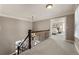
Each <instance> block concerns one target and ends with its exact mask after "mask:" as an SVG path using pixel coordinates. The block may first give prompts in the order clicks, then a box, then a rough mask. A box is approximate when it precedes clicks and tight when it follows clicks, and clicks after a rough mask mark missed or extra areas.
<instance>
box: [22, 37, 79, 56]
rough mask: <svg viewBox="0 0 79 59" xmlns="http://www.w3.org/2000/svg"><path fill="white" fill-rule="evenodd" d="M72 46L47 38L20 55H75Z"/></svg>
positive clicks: (63, 41) (75, 52)
mask: <svg viewBox="0 0 79 59" xmlns="http://www.w3.org/2000/svg"><path fill="white" fill-rule="evenodd" d="M77 54H78V53H77V51H76V49H75V46H74V44H72V43H69V42H67V41H65V40H61V39H59V38H58V39H52V38H49V39H47V40H45V41H43V42H42V43H40V44H38V45H37V46H35V47H33V48H32V49H30V50H27V51H25V52H23V53H21V55H77Z"/></svg>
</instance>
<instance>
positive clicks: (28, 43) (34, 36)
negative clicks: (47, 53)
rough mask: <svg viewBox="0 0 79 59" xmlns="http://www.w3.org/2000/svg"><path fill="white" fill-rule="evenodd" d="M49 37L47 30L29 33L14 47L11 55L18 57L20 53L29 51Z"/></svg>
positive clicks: (29, 31)
mask: <svg viewBox="0 0 79 59" xmlns="http://www.w3.org/2000/svg"><path fill="white" fill-rule="evenodd" d="M48 37H49V30H42V31H31V30H28V35H27V36H26V37H25V39H24V40H22V41H20V42H19V43H18V44H17V46H16V51H15V52H14V53H12V55H19V54H21V53H22V52H24V51H26V50H28V49H31V48H33V47H35V46H36V45H38V44H39V43H40V42H42V41H44V40H45V39H46V38H48Z"/></svg>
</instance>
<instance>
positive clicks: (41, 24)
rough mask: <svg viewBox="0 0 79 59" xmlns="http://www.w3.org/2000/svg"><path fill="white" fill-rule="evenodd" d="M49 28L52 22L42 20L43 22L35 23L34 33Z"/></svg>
mask: <svg viewBox="0 0 79 59" xmlns="http://www.w3.org/2000/svg"><path fill="white" fill-rule="evenodd" d="M49 27H50V20H42V21H36V22H33V30H34V31H39V30H48V29H49Z"/></svg>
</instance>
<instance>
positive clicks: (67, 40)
mask: <svg viewBox="0 0 79 59" xmlns="http://www.w3.org/2000/svg"><path fill="white" fill-rule="evenodd" d="M66 41H67V42H71V43H74V41H72V40H66Z"/></svg>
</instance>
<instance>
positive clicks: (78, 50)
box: [74, 43, 79, 54]
mask: <svg viewBox="0 0 79 59" xmlns="http://www.w3.org/2000/svg"><path fill="white" fill-rule="evenodd" d="M74 45H75V48H76V50H77V52H78V54H79V48H78V47H77V45H76V43H74Z"/></svg>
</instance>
